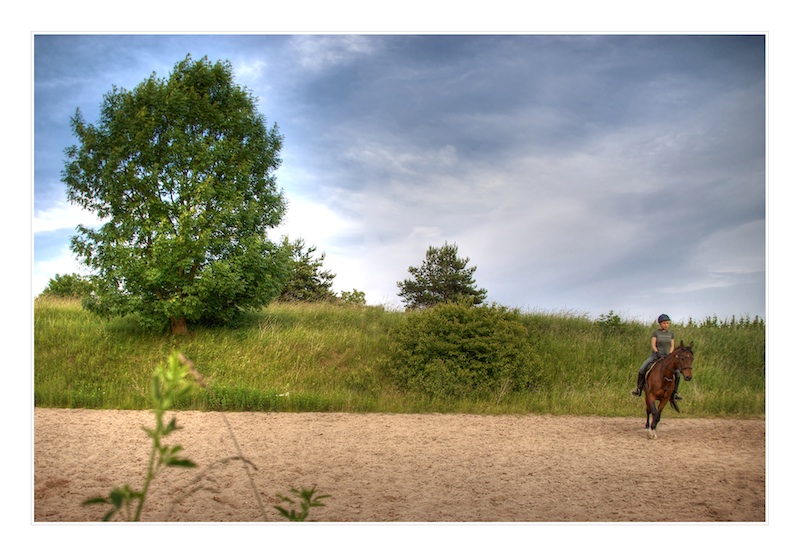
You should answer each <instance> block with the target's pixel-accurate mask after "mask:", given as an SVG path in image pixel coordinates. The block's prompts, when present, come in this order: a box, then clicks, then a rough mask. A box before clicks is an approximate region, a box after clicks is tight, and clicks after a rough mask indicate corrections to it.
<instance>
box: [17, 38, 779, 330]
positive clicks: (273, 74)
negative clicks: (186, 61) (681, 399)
mask: <svg viewBox="0 0 800 556" xmlns="http://www.w3.org/2000/svg"><path fill="white" fill-rule="evenodd" d="M765 43H766V41H765V37H764V35H763V34H752V35H732V34H651V35H648V34H594V35H593V34H586V35H583V34H483V33H482V34H441V35H436V34H394V35H393V34H347V33H334V34H253V35H248V34H241V33H236V34H207V35H194V34H127V35H125V34H119V35H106V34H75V33H73V34H66V35H65V34H37V35H35V36H34V38H33V109H34V110H33V129H34V136H33V149H34V164H33V173H34V180H33V181H34V190H33V216H32V233H33V265H32V293H33V295H36V294H38V293H39V292H40V291H41V290H42V289H43V288H44V287H45V286H46V285H47V282H48V280H49V279H50V278H52V277H53V276H55V274H68V273H71V272H78V273H85V272H86V271H87V270H86V269H83V268H81V267H80V266H79V265H78V262H77V260H76V259H75V257H74V255H73V254H72V253H71V251H70V250H69V241H70V237H71V236H72V235H74V234H75V227H76V226H77V225H78V224H84V225H92V224H95V223H96V222H97V220H96V219H95V218H94V215H92V214H89V213H84V212H82V211H81V210H79V209H78V208H77V207H76V206H73V205H70V204H69V203H68V202H67V200H66V194H65V186H64V184H63V183H62V182H61V181H60V174H61V171H62V169H63V166H64V150H65V148H67V147H68V146H70V145H73V144H75V143H76V138H75V137H74V136H73V135H72V133H71V131H70V118H71V117H72V116H73V115H74V114H75V111H76V109H80V110H81V112H82V114H83V116H84V118H85V119H86V120H87V121H89V122H95V121H96V120H97V117H98V112H99V108H100V105H101V102H102V99H103V95H104V94H105V93H107V92H109V91H110V90H111V88H112V86H114V85H116V86H119V87H123V88H125V89H128V90H130V89H133V88H134V87H135V86H136V85H138V84H139V83H141V82H142V81H143V80H145V79H146V78H147V77H148V76H149V75H150V74H151V73H155V74H156V75H157V76H158V77H167V76H168V75H169V73H170V72H171V71H172V69H173V67H174V65H175V64H176V63H177V62H178V61H180V60H182V59H183V58H185V57H186V56H187V55H191V57H192V58H193V59H200V58H202V57H204V56H207V57H208V58H209V59H210V60H211V61H212V62H213V61H217V60H227V61H229V62H230V63H231V65H232V67H233V71H234V80H235V81H236V83H237V84H239V85H241V86H243V87H246V88H247V89H249V90H250V91H251V92H252V93H253V95H254V96H255V97H256V98H257V99H258V109H259V111H260V112H261V113H262V114H263V115H264V116H265V119H266V121H267V123H268V124H270V125H271V124H272V123H275V124H277V126H278V128H279V129H280V131H281V133H282V134H283V136H284V146H283V149H282V151H281V158H282V160H283V163H282V165H281V167H280V169H279V170H278V172H277V179H278V186H279V187H280V188H281V189H282V190H283V191H284V194H285V196H286V199H287V200H288V203H289V208H288V212H287V216H286V219H285V221H284V223H283V224H282V226H281V227H280V228H278V229H275V230H271V231H270V233H269V236H270V237H271V238H273V239H276V240H277V239H279V238H280V237H281V236H282V235H288V236H289V237H290V238H291V239H295V238H302V239H304V240H305V242H306V244H307V245H308V246H316V248H317V252H318V253H322V252H324V253H325V264H324V268H325V269H327V270H330V271H331V272H333V273H335V274H336V279H335V280H334V286H333V287H334V290H335V291H337V292H339V291H350V290H353V289H357V290H359V291H363V292H364V293H365V294H366V299H367V302H368V304H370V305H384V306H386V307H387V308H392V309H395V308H396V309H400V308H402V303H401V299H400V297H399V296H398V293H399V289H398V286H397V282H398V281H400V280H403V279H406V278H409V277H410V274H409V273H408V267H409V266H418V265H420V264H421V263H422V261H423V259H424V257H425V252H426V250H427V249H428V247H430V246H437V247H438V246H442V245H443V244H444V243H445V242H447V243H455V244H456V245H457V246H458V252H459V255H460V256H462V257H468V258H469V260H470V265H471V266H472V265H474V266H475V267H476V268H477V270H476V271H475V273H474V276H473V277H474V278H475V280H476V285H477V286H478V287H482V288H486V289H487V290H488V297H487V301H488V302H495V303H499V304H502V305H506V306H509V307H515V308H519V309H522V310H524V311H535V312H548V313H550V312H552V313H565V312H566V313H573V314H578V315H586V316H589V317H591V318H599V317H600V316H602V315H604V314H607V313H608V312H609V311H614V313H616V314H619V315H621V316H622V317H623V318H626V319H631V320H638V321H642V322H653V321H655V319H656V317H657V316H658V315H659V314H661V313H667V314H669V315H670V316H671V317H672V319H673V320H674V321H676V322H686V321H688V319H690V318H691V319H694V320H701V319H703V318H705V317H706V316H714V315H717V316H719V317H721V318H727V317H730V316H732V315H736V316H749V317H755V316H761V317H764V316H765V314H766V273H767V249H766V246H767V236H766V231H767V203H766V200H767V181H766V179H767V173H766V168H767V159H766V130H767V126H766V113H767V104H766V90H767V87H766V74H767V66H766V48H765Z"/></svg>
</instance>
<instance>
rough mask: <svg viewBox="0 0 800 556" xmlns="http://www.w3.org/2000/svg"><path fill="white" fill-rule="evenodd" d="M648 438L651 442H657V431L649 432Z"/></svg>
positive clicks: (651, 430)
mask: <svg viewBox="0 0 800 556" xmlns="http://www.w3.org/2000/svg"><path fill="white" fill-rule="evenodd" d="M647 437H648V438H649V439H650V440H655V439H656V431H654V430H653V429H650V430H648V431H647Z"/></svg>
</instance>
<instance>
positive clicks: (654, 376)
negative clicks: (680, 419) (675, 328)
mask: <svg viewBox="0 0 800 556" xmlns="http://www.w3.org/2000/svg"><path fill="white" fill-rule="evenodd" d="M693 347H694V342H692V343H691V344H689V345H688V346H684V345H683V341H681V343H680V346H678V348H677V349H675V350H674V351H673V352H672V353H670V354H669V355H668V356H667V357H665V358H662V359H659V360H658V361H656V362H655V363H653V366H652V367H650V370H649V371H647V377H646V378H645V382H644V404H645V408H646V409H647V421H646V422H645V425H644V428H645V429H647V435H648V436H649V437H650V438H651V439H655V438H657V436H656V426H657V425H658V422H659V421H660V420H661V412H662V411H663V409H664V407H665V406H666V405H667V402H669V403H670V405H672V407H673V409H675V411H677V412H680V409H678V404H676V403H675V400H673V399H672V393H673V392H675V387H676V386H677V378H678V376H679V375H683V378H684V379H685V380H687V381H689V380H692V362H693V361H694V354H693V353H692V348H693ZM656 402H659V403H658V405H657V406H656ZM651 416H652V424H651V422H650V418H651Z"/></svg>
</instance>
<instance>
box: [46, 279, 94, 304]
mask: <svg viewBox="0 0 800 556" xmlns="http://www.w3.org/2000/svg"><path fill="white" fill-rule="evenodd" d="M91 292H92V283H91V282H90V281H89V279H88V278H85V277H83V276H79V275H78V274H63V275H62V274H56V275H55V277H54V278H50V280H49V281H48V282H47V287H46V288H45V289H44V290H43V291H42V295H50V296H53V297H70V298H78V299H80V298H83V297H86V296H87V295H89V294H90V293H91Z"/></svg>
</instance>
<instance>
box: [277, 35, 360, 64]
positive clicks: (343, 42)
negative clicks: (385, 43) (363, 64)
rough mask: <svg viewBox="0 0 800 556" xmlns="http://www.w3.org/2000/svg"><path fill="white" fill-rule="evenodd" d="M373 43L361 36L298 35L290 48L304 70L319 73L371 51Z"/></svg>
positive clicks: (293, 39)
mask: <svg viewBox="0 0 800 556" xmlns="http://www.w3.org/2000/svg"><path fill="white" fill-rule="evenodd" d="M373 45H374V42H373V41H371V40H370V39H369V38H368V37H365V36H362V35H333V36H321V35H298V36H293V37H292V40H291V48H292V49H293V50H294V51H295V53H296V55H297V61H298V64H299V65H300V67H302V69H304V70H310V71H319V70H322V69H331V68H334V67H336V66H340V65H343V64H346V63H348V62H349V61H351V60H352V59H353V58H357V57H360V56H362V55H364V54H367V53H369V52H371V51H372V49H373Z"/></svg>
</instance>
